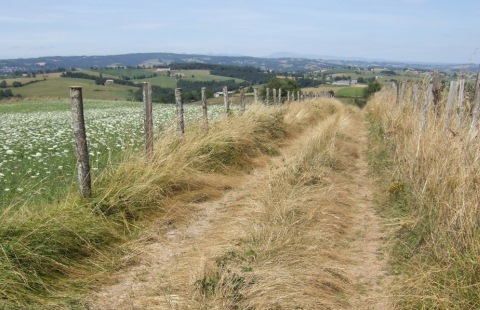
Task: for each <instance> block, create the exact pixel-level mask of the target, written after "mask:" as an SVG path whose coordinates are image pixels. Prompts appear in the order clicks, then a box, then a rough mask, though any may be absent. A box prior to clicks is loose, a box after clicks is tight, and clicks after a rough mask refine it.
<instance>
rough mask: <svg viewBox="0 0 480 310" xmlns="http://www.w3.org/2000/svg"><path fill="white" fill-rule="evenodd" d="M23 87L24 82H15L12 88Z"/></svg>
mask: <svg viewBox="0 0 480 310" xmlns="http://www.w3.org/2000/svg"><path fill="white" fill-rule="evenodd" d="M22 85H23V84H22V82H18V81H14V82H13V83H12V86H13V87H22Z"/></svg>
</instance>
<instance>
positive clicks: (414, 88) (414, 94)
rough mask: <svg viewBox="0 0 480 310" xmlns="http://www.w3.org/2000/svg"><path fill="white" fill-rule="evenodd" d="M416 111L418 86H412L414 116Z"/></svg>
mask: <svg viewBox="0 0 480 310" xmlns="http://www.w3.org/2000/svg"><path fill="white" fill-rule="evenodd" d="M417 109H418V84H417V83H415V85H413V113H414V114H415V113H416V112H417Z"/></svg>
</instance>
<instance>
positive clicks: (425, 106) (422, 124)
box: [420, 84, 433, 133]
mask: <svg viewBox="0 0 480 310" xmlns="http://www.w3.org/2000/svg"><path fill="white" fill-rule="evenodd" d="M432 89H433V85H432V84H430V85H428V89H427V92H426V94H425V98H424V100H423V104H422V118H421V120H420V131H421V132H422V133H423V131H424V130H425V125H426V124H427V113H428V108H429V106H430V94H432Z"/></svg>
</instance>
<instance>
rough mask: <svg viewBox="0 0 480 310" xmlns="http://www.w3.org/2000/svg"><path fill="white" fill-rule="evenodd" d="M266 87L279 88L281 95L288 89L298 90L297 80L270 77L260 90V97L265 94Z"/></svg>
mask: <svg viewBox="0 0 480 310" xmlns="http://www.w3.org/2000/svg"><path fill="white" fill-rule="evenodd" d="M267 88H270V89H279V88H281V89H282V94H283V95H286V94H287V92H288V91H297V90H298V86H297V82H296V81H295V80H291V79H279V78H277V77H274V78H272V79H270V81H268V83H267V84H265V85H264V86H263V88H262V89H261V90H260V95H261V96H262V97H265V96H266V92H267Z"/></svg>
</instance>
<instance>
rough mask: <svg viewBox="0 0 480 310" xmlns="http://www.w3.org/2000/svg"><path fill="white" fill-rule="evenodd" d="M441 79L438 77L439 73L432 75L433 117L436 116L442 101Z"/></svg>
mask: <svg viewBox="0 0 480 310" xmlns="http://www.w3.org/2000/svg"><path fill="white" fill-rule="evenodd" d="M441 88H442V79H441V77H440V73H438V71H435V72H434V74H433V81H432V94H433V109H434V111H435V115H438V113H439V112H440V108H439V104H440V101H442V89H441Z"/></svg>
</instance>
